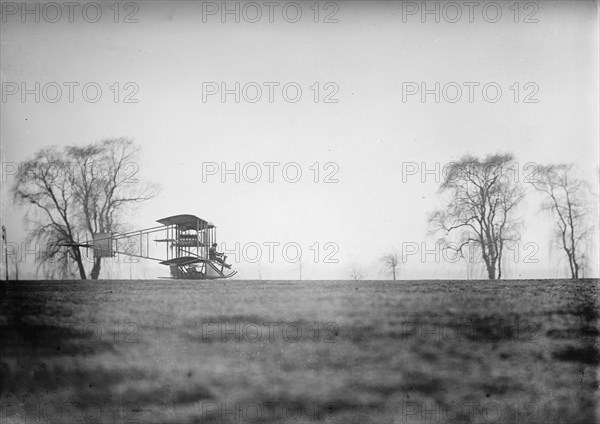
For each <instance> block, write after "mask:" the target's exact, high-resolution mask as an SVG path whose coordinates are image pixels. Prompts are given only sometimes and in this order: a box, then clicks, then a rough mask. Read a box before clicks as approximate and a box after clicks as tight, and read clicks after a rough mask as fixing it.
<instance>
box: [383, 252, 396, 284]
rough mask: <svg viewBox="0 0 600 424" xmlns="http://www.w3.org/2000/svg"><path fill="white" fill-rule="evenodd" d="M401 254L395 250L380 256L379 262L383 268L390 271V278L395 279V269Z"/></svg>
mask: <svg viewBox="0 0 600 424" xmlns="http://www.w3.org/2000/svg"><path fill="white" fill-rule="evenodd" d="M400 260H401V256H400V254H399V253H398V252H396V251H395V250H393V251H391V252H390V253H386V254H385V255H383V256H382V257H381V262H382V263H383V267H384V269H385V270H387V271H389V272H391V273H392V279H393V280H394V281H396V269H397V268H398V267H399V266H400Z"/></svg>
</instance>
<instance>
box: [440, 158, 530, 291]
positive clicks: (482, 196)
mask: <svg viewBox="0 0 600 424" xmlns="http://www.w3.org/2000/svg"><path fill="white" fill-rule="evenodd" d="M513 164H514V158H513V156H512V155H510V154H502V155H500V154H497V155H489V156H487V157H486V158H485V159H483V160H480V159H478V158H476V157H472V156H464V157H463V158H461V159H460V160H459V161H458V162H453V163H451V164H450V165H449V166H448V173H447V175H446V176H445V179H444V181H442V183H441V185H440V189H439V192H440V193H442V194H449V195H450V197H449V199H448V201H447V203H446V205H445V207H444V208H443V209H439V210H436V211H434V212H433V213H432V214H431V215H430V217H429V223H430V225H431V228H432V231H433V232H434V233H436V232H438V231H443V233H444V236H443V237H442V238H441V240H440V241H441V242H442V243H443V244H444V247H445V248H447V249H452V250H455V251H457V252H459V253H460V254H461V255H464V251H465V250H468V249H470V248H475V249H476V250H477V251H478V252H479V254H480V255H481V258H482V259H483V262H484V263H485V266H486V270H487V274H488V278H489V279H490V280H495V279H499V278H501V277H502V254H503V252H504V249H505V247H506V242H508V241H518V239H519V232H518V225H517V221H516V219H515V217H514V214H515V210H516V207H517V205H518V204H519V202H520V201H521V200H522V199H523V189H522V188H521V186H520V185H518V183H516V182H514V181H511V179H510V178H508V175H509V174H510V173H511V172H513V169H512V167H513ZM454 236H456V237H455V238H451V237H454ZM455 240H456V241H455Z"/></svg>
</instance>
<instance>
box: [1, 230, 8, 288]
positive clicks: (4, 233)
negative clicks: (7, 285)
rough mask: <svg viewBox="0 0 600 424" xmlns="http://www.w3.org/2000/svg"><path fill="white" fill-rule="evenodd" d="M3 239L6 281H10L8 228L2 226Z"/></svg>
mask: <svg viewBox="0 0 600 424" xmlns="http://www.w3.org/2000/svg"><path fill="white" fill-rule="evenodd" d="M2 241H3V242H4V243H3V244H4V271H5V272H6V281H8V249H7V248H6V228H5V227H4V225H3V226H2Z"/></svg>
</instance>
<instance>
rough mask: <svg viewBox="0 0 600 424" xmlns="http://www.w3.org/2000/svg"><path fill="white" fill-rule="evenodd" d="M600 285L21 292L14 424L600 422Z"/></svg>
mask: <svg viewBox="0 0 600 424" xmlns="http://www.w3.org/2000/svg"><path fill="white" fill-rule="evenodd" d="M599 285H600V284H599V282H598V281H597V280H586V281H581V282H573V281H566V280H560V281H500V282H488V281H452V282H450V281H403V282H390V281H367V282H364V281H362V282H361V281H358V282H354V281H340V282H315V281H311V282H307V281H285V282H284V281H269V282H266V281H222V282H189V281H167V280H160V281H97V282H89V281H88V282H18V283H10V284H9V285H8V292H7V294H6V295H5V296H4V298H3V299H2V300H1V304H0V352H1V359H0V381H1V383H0V384H1V388H0V389H1V392H0V393H1V397H0V401H1V403H0V405H1V408H2V409H1V411H0V422H1V423H21V422H23V423H45V422H57V423H79V422H90V423H91V422H97V423H230V422H231V423H233V422H236V423H240V422H242V423H244V422H252V423H276V422H284V423H288V422H289V423H304V422H327V423H356V424H368V423H382V424H383V423H488V422H490V423H528V424H531V423H540V424H550V423H568V424H577V423H579V424H583V423H586V424H588V423H590V424H591V423H595V422H598V421H597V420H598V418H597V417H598V405H597V403H598V400H597V399H598V391H597V389H598V380H597V375H596V368H597V366H598V363H599V360H600V356H599V350H598V303H597V299H598V291H599Z"/></svg>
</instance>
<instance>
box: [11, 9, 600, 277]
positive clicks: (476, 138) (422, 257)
mask: <svg viewBox="0 0 600 424" xmlns="http://www.w3.org/2000/svg"><path fill="white" fill-rule="evenodd" d="M96 4H101V6H100V8H98V7H96ZM54 5H57V6H54ZM115 5H116V6H115ZM316 5H317V6H318V7H316V6H315V4H314V3H313V2H310V3H309V2H299V3H294V2H275V3H269V2H250V3H248V2H230V3H228V4H227V5H225V4H224V3H221V2H191V1H187V2H186V1H182V2H180V1H169V2H163V1H144V2H121V3H113V2H108V3H93V4H88V3H85V2H81V3H77V2H76V4H75V6H74V8H73V9H72V10H69V6H67V5H65V4H64V3H61V2H58V3H53V5H52V6H48V5H45V4H44V3H42V4H41V5H40V4H38V7H39V9H38V10H39V16H36V14H35V13H36V12H35V9H34V6H33V3H32V4H30V8H31V9H29V10H33V12H32V13H29V14H27V13H24V12H26V10H23V7H25V6H23V4H21V3H11V4H8V3H2V21H1V30H0V36H1V52H0V56H1V57H0V59H1V65H0V71H1V75H0V76H1V82H2V103H1V104H0V140H1V147H2V152H1V156H2V163H3V169H2V171H3V175H2V194H1V196H2V197H1V200H2V210H1V217H2V223H3V225H5V226H6V228H7V233H8V239H9V240H10V241H11V242H12V243H16V245H17V246H18V247H19V249H20V253H16V254H15V255H13V256H14V258H13V259H15V260H16V261H17V262H18V266H19V273H20V276H21V277H22V278H34V277H35V275H36V274H35V273H34V270H35V259H34V258H33V257H32V255H31V254H30V255H23V254H22V253H23V252H24V250H25V249H27V248H28V247H26V246H24V245H23V242H24V240H25V237H26V233H27V228H26V226H25V224H24V223H23V216H24V213H25V208H24V207H23V206H19V205H15V204H14V202H13V200H12V198H11V196H10V193H9V190H10V187H11V186H12V183H13V181H14V180H13V177H12V169H13V167H12V166H13V164H19V163H22V162H23V161H26V160H28V159H29V158H31V157H32V156H33V155H34V153H35V151H36V150H38V149H40V148H42V147H44V146H48V145H57V146H67V145H85V144H89V143H93V142H96V141H99V140H102V139H106V138H111V137H127V138H132V139H134V140H135V142H136V143H137V144H138V145H139V146H141V156H140V158H139V161H138V162H136V163H135V166H134V167H133V168H132V169H135V170H136V172H137V173H136V175H135V178H140V179H143V180H144V181H149V182H155V183H157V184H159V186H160V188H161V192H160V194H159V195H158V196H157V197H156V198H155V199H153V200H150V201H148V202H145V203H143V204H141V205H140V206H139V207H138V208H137V211H136V212H135V214H131V215H130V216H126V217H125V218H126V221H127V222H128V224H129V225H130V227H131V228H132V229H138V228H140V229H141V228H146V227H151V226H154V225H155V221H156V220H157V219H160V218H163V217H166V216H170V215H175V214H181V213H189V214H194V215H197V216H199V217H201V218H204V219H206V220H208V221H211V222H213V223H214V224H215V225H217V227H218V233H217V234H218V239H219V243H220V247H221V248H222V249H225V250H226V251H228V252H229V257H230V260H232V261H233V265H234V269H237V270H238V275H237V277H236V278H242V279H257V278H262V279H298V278H300V275H301V277H302V278H303V279H347V278H349V274H350V270H351V269H352V268H356V269H360V270H362V273H363V274H364V277H365V278H367V279H380V278H389V276H390V275H389V273H388V272H386V270H385V269H384V268H383V267H382V263H381V261H380V258H381V256H382V255H384V254H386V253H389V252H391V251H394V250H396V251H397V252H399V253H401V254H402V253H404V254H405V257H406V258H405V261H403V263H402V264H401V266H400V269H399V278H403V279H437V278H485V275H484V270H483V267H482V266H481V264H472V265H471V266H470V267H467V266H466V264H465V263H464V262H463V261H461V262H456V261H452V260H448V259H449V258H444V257H443V255H441V254H440V253H438V254H437V255H436V254H435V253H429V254H427V252H435V251H436V248H437V249H438V250H439V247H436V239H437V237H436V236H435V235H431V234H429V226H428V223H427V217H428V215H429V213H430V212H431V211H433V210H434V209H436V208H438V207H441V206H442V199H441V197H440V196H439V194H438V192H437V190H438V187H439V181H440V180H439V179H440V176H441V169H443V167H444V165H445V164H448V163H450V162H452V161H456V160H458V159H460V158H461V157H462V156H464V155H466V154H471V155H475V156H479V157H484V156H485V155H487V154H490V153H496V152H510V153H513V154H514V155H515V158H516V164H517V167H518V169H519V170H520V176H519V178H518V179H519V181H520V182H523V181H524V180H525V179H526V176H527V175H528V174H530V173H531V172H533V171H534V170H535V169H536V167H537V166H539V165H540V164H549V163H563V162H564V163H573V164H575V166H576V167H577V170H578V172H579V175H580V176H581V178H583V179H585V180H586V181H588V182H589V183H590V184H591V186H592V189H593V191H594V192H595V193H596V195H597V193H598V191H599V190H598V185H599V172H600V171H599V157H600V152H599V132H598V116H599V102H598V92H599V90H598V89H599V86H598V75H599V72H598V71H599V63H598V50H599V46H598V5H597V3H596V2H591V1H570V2H519V3H514V2H481V3H480V5H479V6H476V7H474V8H473V9H470V7H473V6H469V2H452V4H450V5H448V4H446V3H444V2H426V3H424V2H321V3H317V4H316ZM515 5H516V6H515ZM58 8H60V16H59V15H58V14H57V11H58ZM258 10H260V14H258V13H257V12H258ZM436 10H437V11H438V12H436ZM428 11H430V13H427V12H428ZM436 13H437V15H436ZM23 21H25V22H23ZM36 21H37V22H36ZM53 21H56V22H53ZM94 21H96V22H94ZM115 21H116V22H115ZM237 21H239V22H237ZM315 21H317V22H315ZM36 83H39V88H36ZM236 84H237V85H236ZM436 84H438V85H436ZM57 86H59V87H61V93H60V94H61V95H60V96H58V91H57V90H56V87H57ZM84 86H85V87H87V88H86V90H83V87H84ZM69 87H73V92H72V98H71V99H69ZM97 87H100V92H98V91H97V89H96V88H97ZM284 87H285V90H284ZM484 87H485V89H484ZM23 88H25V89H29V90H30V91H31V92H30V94H25V95H23ZM459 89H460V96H459V91H458V90H459ZM498 89H499V90H500V91H498ZM259 90H260V92H259ZM270 90H272V92H270ZM299 90H300V91H299ZM427 90H428V91H427ZM470 90H472V92H471V93H470ZM423 91H425V95H422V94H423ZM36 92H37V93H36ZM223 92H224V93H225V94H223ZM36 94H37V95H38V97H39V99H36ZM470 94H471V96H472V97H471V98H470ZM36 100H38V101H36ZM54 100H56V101H55V102H53V101H54ZM236 166H237V168H236ZM436 167H437V168H436ZM436 169H438V171H437V172H436ZM257 170H260V172H261V175H258V174H257ZM298 170H300V172H301V174H297V172H298ZM317 170H318V172H317ZM228 171H229V172H228ZM270 171H271V172H272V175H270V174H269V172H270ZM428 171H430V172H428ZM236 177H237V178H238V181H236ZM259 177H260V178H259ZM296 180H297V181H296ZM436 180H437V181H436ZM294 181H296V182H294ZM528 191H529V193H528V195H527V197H526V199H525V201H524V202H523V203H522V205H521V206H520V209H519V216H520V218H521V220H522V228H523V229H522V239H521V242H519V245H517V246H514V247H513V250H512V254H513V255H514V260H512V261H509V263H507V264H506V272H505V276H506V277H507V278H559V277H566V276H567V273H566V268H565V265H566V263H565V262H564V260H563V259H562V256H563V255H561V253H560V251H559V250H557V249H556V248H554V247H552V243H551V232H552V226H553V223H552V220H551V219H550V217H548V216H546V215H544V214H543V213H541V212H540V210H539V207H540V200H541V198H540V197H539V196H538V195H537V193H534V192H531V190H530V189H528ZM596 199H597V198H596ZM596 238H597V236H596ZM257 245H258V246H260V251H258V250H257V249H256V246H257ZM597 245H598V243H596V246H597ZM237 246H239V248H238V247H237ZM269 246H274V247H273V249H274V250H273V251H272V255H271V256H272V257H269ZM298 247H299V249H300V251H301V253H302V260H301V263H298V262H295V258H296V256H297V255H296V254H295V253H294V250H295V249H296V250H297V248H298ZM29 248H30V247H29ZM289 249H291V250H289ZM415 249H417V250H415ZM257 252H258V253H257ZM257 255H258V257H259V258H260V260H259V261H257V260H256V258H257ZM597 256H598V255H597V252H596V253H595V257H596V258H597ZM450 259H451V258H450ZM11 260H12V259H11ZM9 262H10V261H9ZM114 262H117V263H112V264H107V265H106V267H105V270H104V271H105V274H104V276H105V277H110V278H130V277H131V278H155V277H157V276H164V275H167V274H168V270H167V269H166V268H165V267H162V266H160V265H158V264H156V263H153V262H150V261H139V262H136V263H130V262H127V263H126V262H124V261H123V260H122V259H121V260H117V261H114ZM13 266H14V264H13ZM592 268H593V270H592V274H594V275H595V276H598V260H597V259H596V262H595V263H594V264H593V265H592Z"/></svg>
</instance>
